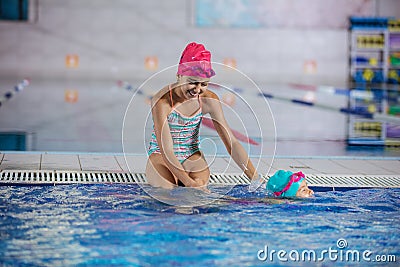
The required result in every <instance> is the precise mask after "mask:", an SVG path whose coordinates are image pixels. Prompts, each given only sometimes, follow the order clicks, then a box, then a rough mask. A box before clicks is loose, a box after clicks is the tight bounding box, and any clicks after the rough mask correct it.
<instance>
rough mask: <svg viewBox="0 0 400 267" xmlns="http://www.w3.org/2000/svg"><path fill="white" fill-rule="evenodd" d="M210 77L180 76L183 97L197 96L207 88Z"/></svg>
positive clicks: (179, 81) (179, 82)
mask: <svg viewBox="0 0 400 267" xmlns="http://www.w3.org/2000/svg"><path fill="white" fill-rule="evenodd" d="M209 81H210V79H209V78H201V77H193V76H178V84H179V85H180V90H181V93H182V94H183V98H186V99H191V98H196V97H198V96H199V95H200V94H202V93H204V92H205V91H206V90H207V87H208V83H209Z"/></svg>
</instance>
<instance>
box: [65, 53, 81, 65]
mask: <svg viewBox="0 0 400 267" xmlns="http://www.w3.org/2000/svg"><path fill="white" fill-rule="evenodd" d="M65 66H66V67H67V68H77V67H78V66H79V56H78V55H66V56H65Z"/></svg>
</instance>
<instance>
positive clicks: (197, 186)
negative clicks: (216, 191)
mask: <svg viewBox="0 0 400 267" xmlns="http://www.w3.org/2000/svg"><path fill="white" fill-rule="evenodd" d="M187 187H192V188H194V189H197V190H200V191H203V192H204V193H207V194H210V193H211V191H210V190H209V189H208V188H207V185H200V184H199V183H197V182H196V181H193V182H192V183H191V184H190V185H189V186H187Z"/></svg>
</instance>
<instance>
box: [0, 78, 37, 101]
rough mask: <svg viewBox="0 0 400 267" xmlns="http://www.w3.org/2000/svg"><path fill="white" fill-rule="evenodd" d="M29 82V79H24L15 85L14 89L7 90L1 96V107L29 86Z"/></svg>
mask: <svg viewBox="0 0 400 267" xmlns="http://www.w3.org/2000/svg"><path fill="white" fill-rule="evenodd" d="M29 84H30V81H29V79H23V80H22V82H20V83H18V84H17V85H15V86H14V88H13V89H14V90H11V91H7V92H5V93H4V95H3V96H2V97H0V107H1V106H2V105H3V103H4V102H7V101H9V100H10V99H11V98H12V97H13V96H14V95H15V94H17V93H19V92H21V91H22V90H24V89H25V87H27V86H28V85H29Z"/></svg>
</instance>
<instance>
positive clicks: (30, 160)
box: [0, 153, 42, 170]
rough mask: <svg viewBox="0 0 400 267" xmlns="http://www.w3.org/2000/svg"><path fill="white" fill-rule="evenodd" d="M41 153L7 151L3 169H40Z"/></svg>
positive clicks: (2, 163) (1, 167)
mask: <svg viewBox="0 0 400 267" xmlns="http://www.w3.org/2000/svg"><path fill="white" fill-rule="evenodd" d="M41 157H42V155H41V154H20V153H15V154H14V153H5V154H4V157H3V160H2V161H1V165H0V169H1V170H40V163H41Z"/></svg>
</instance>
